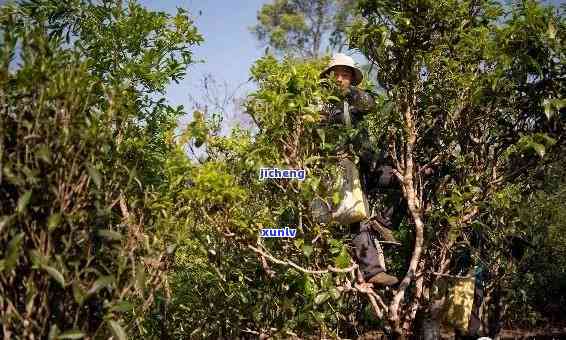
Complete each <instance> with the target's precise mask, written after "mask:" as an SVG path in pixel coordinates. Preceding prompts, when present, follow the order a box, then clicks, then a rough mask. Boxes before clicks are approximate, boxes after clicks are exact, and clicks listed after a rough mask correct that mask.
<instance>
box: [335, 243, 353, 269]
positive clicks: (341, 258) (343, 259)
mask: <svg viewBox="0 0 566 340" xmlns="http://www.w3.org/2000/svg"><path fill="white" fill-rule="evenodd" d="M334 263H335V266H336V267H338V268H347V267H348V266H349V265H350V254H348V250H347V249H346V246H343V247H342V250H341V251H340V254H338V256H336V258H335V259H334Z"/></svg>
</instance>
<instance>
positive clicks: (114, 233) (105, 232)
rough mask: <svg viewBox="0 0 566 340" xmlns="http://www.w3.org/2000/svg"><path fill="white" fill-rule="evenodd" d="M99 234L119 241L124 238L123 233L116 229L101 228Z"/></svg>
mask: <svg viewBox="0 0 566 340" xmlns="http://www.w3.org/2000/svg"><path fill="white" fill-rule="evenodd" d="M98 236H101V237H104V238H107V239H109V240H113V241H119V240H121V239H122V234H120V233H119V232H117V231H114V230H109V229H100V230H99V231H98Z"/></svg>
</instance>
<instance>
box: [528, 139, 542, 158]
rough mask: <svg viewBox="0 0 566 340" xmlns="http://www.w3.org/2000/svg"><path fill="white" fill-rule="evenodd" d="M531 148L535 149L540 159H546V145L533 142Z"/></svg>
mask: <svg viewBox="0 0 566 340" xmlns="http://www.w3.org/2000/svg"><path fill="white" fill-rule="evenodd" d="M530 146H531V147H532V148H533V150H535V151H536V153H537V154H538V155H539V157H540V158H543V157H544V154H545V147H544V145H542V144H539V143H534V142H533V143H530Z"/></svg>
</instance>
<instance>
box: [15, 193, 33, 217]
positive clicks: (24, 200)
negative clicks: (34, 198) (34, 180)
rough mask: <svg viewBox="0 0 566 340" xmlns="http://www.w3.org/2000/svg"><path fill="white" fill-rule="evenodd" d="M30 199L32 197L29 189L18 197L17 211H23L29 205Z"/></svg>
mask: <svg viewBox="0 0 566 340" xmlns="http://www.w3.org/2000/svg"><path fill="white" fill-rule="evenodd" d="M30 199H31V191H28V192H26V193H25V194H23V195H22V196H20V198H19V199H18V207H17V209H16V210H17V212H19V213H23V212H24V211H25V209H26V207H27V205H28V204H29V201H30Z"/></svg>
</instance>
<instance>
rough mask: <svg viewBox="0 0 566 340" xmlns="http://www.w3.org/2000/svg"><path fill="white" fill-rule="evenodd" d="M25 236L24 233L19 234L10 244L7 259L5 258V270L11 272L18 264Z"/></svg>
mask: <svg viewBox="0 0 566 340" xmlns="http://www.w3.org/2000/svg"><path fill="white" fill-rule="evenodd" d="M24 235H25V234H24V233H19V234H18V235H16V236H14V238H12V239H11V240H10V242H9V243H8V248H7V250H6V257H5V258H4V265H3V267H4V268H3V270H6V271H11V270H12V269H14V267H15V266H16V264H17V263H18V258H19V257H20V253H21V247H22V240H23V239H24Z"/></svg>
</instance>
